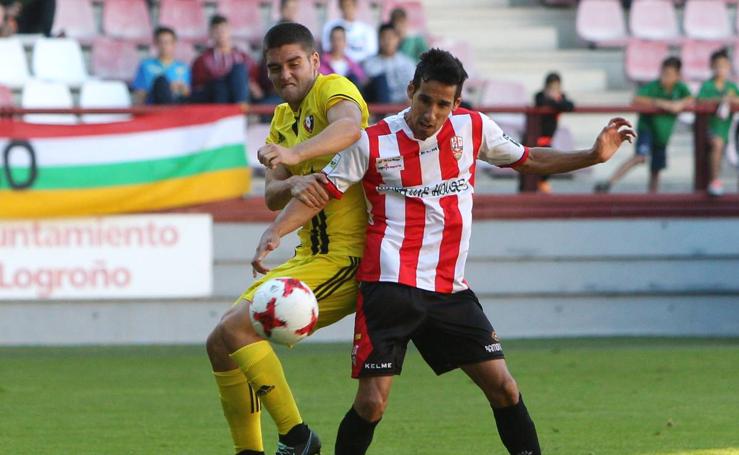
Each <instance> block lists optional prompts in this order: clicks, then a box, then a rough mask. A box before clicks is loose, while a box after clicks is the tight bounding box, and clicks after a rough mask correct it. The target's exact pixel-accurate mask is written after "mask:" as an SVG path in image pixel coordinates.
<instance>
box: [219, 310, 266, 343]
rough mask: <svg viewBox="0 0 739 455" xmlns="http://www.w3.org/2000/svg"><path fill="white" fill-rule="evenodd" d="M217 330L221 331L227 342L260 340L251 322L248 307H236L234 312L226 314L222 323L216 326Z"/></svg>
mask: <svg viewBox="0 0 739 455" xmlns="http://www.w3.org/2000/svg"><path fill="white" fill-rule="evenodd" d="M216 330H220V333H221V336H222V338H224V339H225V340H232V339H235V338H239V339H243V338H247V339H251V338H255V339H257V338H258V336H257V334H256V332H255V331H254V328H253V327H252V326H251V323H250V322H249V314H248V310H247V309H246V307H244V308H239V307H235V308H234V311H229V312H227V313H226V314H224V315H223V318H221V322H219V323H218V326H216Z"/></svg>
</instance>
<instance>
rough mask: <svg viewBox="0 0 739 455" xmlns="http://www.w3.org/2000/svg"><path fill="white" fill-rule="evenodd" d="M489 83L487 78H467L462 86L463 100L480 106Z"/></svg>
mask: <svg viewBox="0 0 739 455" xmlns="http://www.w3.org/2000/svg"><path fill="white" fill-rule="evenodd" d="M487 85H488V80H487V79H482V78H474V77H473V78H470V79H467V80H466V81H465V83H464V86H463V87H462V101H464V102H466V103H469V104H471V105H472V106H474V107H477V106H480V105H481V104H480V103H482V97H483V95H484V94H485V89H486V87H487Z"/></svg>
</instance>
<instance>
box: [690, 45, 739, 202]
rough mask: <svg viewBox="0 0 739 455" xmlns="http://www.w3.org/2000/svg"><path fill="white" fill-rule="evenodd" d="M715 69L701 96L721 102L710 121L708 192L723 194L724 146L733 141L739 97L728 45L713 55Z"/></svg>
mask: <svg viewBox="0 0 739 455" xmlns="http://www.w3.org/2000/svg"><path fill="white" fill-rule="evenodd" d="M711 70H712V71H713V77H712V78H711V79H709V80H707V81H706V82H704V83H703V85H701V88H700V90H699V92H698V99H699V100H703V101H710V102H716V101H718V102H719V105H718V109H717V111H716V114H715V115H713V116H711V119H710V120H709V121H708V138H707V139H708V142H709V144H710V147H711V152H710V155H709V156H710V158H709V163H710V167H709V182H710V183H709V185H708V194H710V195H711V196H721V195H722V194H724V186H723V183H722V182H721V179H720V178H719V176H720V175H719V174H720V173H721V160H722V158H723V156H724V149H725V148H726V144H727V143H728V142H729V129H731V120H732V116H733V115H732V113H731V105H732V104H736V103H737V102H738V101H739V98H737V96H738V95H739V88H737V86H736V85H735V84H734V83H733V82H731V80H730V77H731V60H729V54H728V52H727V50H726V49H721V50H719V51H716V52H714V53H713V54H712V55H711Z"/></svg>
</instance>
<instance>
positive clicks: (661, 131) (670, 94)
mask: <svg viewBox="0 0 739 455" xmlns="http://www.w3.org/2000/svg"><path fill="white" fill-rule="evenodd" d="M681 68H682V62H681V61H680V59H679V58H677V57H668V58H667V59H665V60H664V61H663V62H662V67H661V69H660V76H659V79H657V80H656V81H652V82H649V83H648V84H646V85H644V86H643V87H642V88H640V89H639V91H638V92H637V93H636V96H635V97H634V104H635V105H637V106H644V107H656V108H659V109H661V110H663V111H665V113H664V114H661V113H660V114H640V115H639V122H638V124H637V127H636V128H637V139H636V155H634V156H633V157H631V158H629V160H628V161H626V162H625V163H623V164H622V165H621V167H619V168H618V169H617V170H616V172H615V173H614V174H613V175H612V176H611V178H610V179H608V180H606V181H604V182H600V183H598V184H597V185H595V192H596V193H607V192H608V191H610V189H611V187H612V186H613V185H614V184H615V183H616V182H617V181H619V180H620V179H621V178H623V177H624V176H625V175H626V174H627V173H628V172H629V171H630V170H631V169H632V168H634V167H635V166H638V165H640V164H643V163H645V162H646V161H647V156H650V157H651V162H650V174H649V192H650V193H656V192H657V187H658V186H659V173H660V171H661V170H663V169H664V168H665V167H666V166H667V142H669V140H670V136H671V135H672V128H673V127H674V126H675V120H677V114H678V113H680V112H681V111H682V110H683V109H685V108H686V107H687V106H689V105H690V104H691V103H692V101H693V98H692V97H691V95H690V89H689V88H688V86H687V85H685V83H684V82H682V81H681V80H680V69H681Z"/></svg>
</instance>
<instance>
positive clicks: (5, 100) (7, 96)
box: [0, 85, 15, 107]
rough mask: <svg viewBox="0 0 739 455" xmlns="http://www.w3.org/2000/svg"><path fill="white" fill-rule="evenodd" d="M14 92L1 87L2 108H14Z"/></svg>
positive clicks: (0, 99)
mask: <svg viewBox="0 0 739 455" xmlns="http://www.w3.org/2000/svg"><path fill="white" fill-rule="evenodd" d="M14 105H15V102H14V101H13V92H12V91H11V90H10V89H9V88H8V87H6V86H4V85H0V107H6V106H14Z"/></svg>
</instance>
